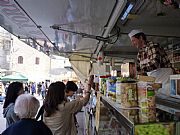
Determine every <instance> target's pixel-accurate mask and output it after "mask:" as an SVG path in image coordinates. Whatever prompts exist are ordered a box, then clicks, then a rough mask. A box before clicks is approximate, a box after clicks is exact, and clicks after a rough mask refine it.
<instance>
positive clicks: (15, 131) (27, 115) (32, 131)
mask: <svg viewBox="0 0 180 135" xmlns="http://www.w3.org/2000/svg"><path fill="white" fill-rule="evenodd" d="M39 106H40V103H39V101H38V100H37V99H36V98H35V97H34V96H32V95H29V94H22V95H20V96H19V97H18V98H17V100H16V102H15V106H14V112H15V113H16V114H17V116H19V118H20V120H19V121H18V122H16V123H14V124H12V125H11V126H9V127H8V128H7V129H6V130H5V131H4V132H3V133H2V135H52V132H51V130H50V129H49V128H48V127H47V126H46V125H45V124H44V122H43V121H36V120H35V119H34V118H35V116H36V113H37V111H38V108H39Z"/></svg>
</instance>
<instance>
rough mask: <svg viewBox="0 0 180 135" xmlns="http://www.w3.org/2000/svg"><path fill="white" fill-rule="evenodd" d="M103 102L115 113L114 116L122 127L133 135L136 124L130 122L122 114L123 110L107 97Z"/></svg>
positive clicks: (102, 99) (103, 97)
mask: <svg viewBox="0 0 180 135" xmlns="http://www.w3.org/2000/svg"><path fill="white" fill-rule="evenodd" d="M101 102H102V103H103V104H104V105H105V106H106V107H108V108H109V109H110V111H111V112H112V113H113V115H114V116H115V117H116V118H117V120H118V121H120V122H121V124H122V126H124V128H125V129H126V130H128V131H131V134H133V127H134V123H133V122H132V121H130V119H128V118H127V117H126V116H125V115H124V114H123V113H122V112H121V109H120V108H118V107H117V106H116V104H115V103H114V102H113V101H111V100H109V99H108V98H106V97H105V96H102V97H101Z"/></svg>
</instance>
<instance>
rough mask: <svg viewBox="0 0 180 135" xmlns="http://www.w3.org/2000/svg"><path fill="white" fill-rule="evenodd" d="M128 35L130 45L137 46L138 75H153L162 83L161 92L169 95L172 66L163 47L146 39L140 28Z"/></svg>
mask: <svg viewBox="0 0 180 135" xmlns="http://www.w3.org/2000/svg"><path fill="white" fill-rule="evenodd" d="M128 36H129V37H130V39H131V42H132V45H133V46H135V47H137V48H138V50H139V51H138V55H137V72H138V74H140V75H148V76H152V77H155V78H156V80H155V82H157V83H162V89H160V90H159V92H160V93H161V94H166V95H169V78H170V75H171V74H173V70H172V69H173V68H172V66H171V63H170V60H169V59H168V56H167V54H166V52H165V51H164V49H163V48H162V47H160V45H159V44H157V43H153V42H152V41H147V39H146V35H145V34H144V33H143V32H142V30H132V31H131V32H130V33H129V34H128Z"/></svg>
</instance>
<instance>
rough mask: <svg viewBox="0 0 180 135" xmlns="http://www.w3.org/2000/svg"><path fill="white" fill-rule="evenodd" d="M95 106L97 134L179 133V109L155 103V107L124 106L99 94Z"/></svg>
mask: <svg viewBox="0 0 180 135" xmlns="http://www.w3.org/2000/svg"><path fill="white" fill-rule="evenodd" d="M99 104H100V106H99V107H98V106H97V108H96V109H97V110H98V111H97V113H100V114H99V117H98V118H96V123H98V125H96V131H97V133H98V134H99V135H109V134H113V135H179V134H180V122H179V121H180V116H179V114H180V110H178V109H175V108H170V107H168V106H165V105H161V104H158V103H156V108H155V109H154V108H140V107H131V108H124V107H121V106H120V105H119V104H118V103H116V102H114V101H113V100H111V99H109V98H107V97H105V96H101V97H100V103H99Z"/></svg>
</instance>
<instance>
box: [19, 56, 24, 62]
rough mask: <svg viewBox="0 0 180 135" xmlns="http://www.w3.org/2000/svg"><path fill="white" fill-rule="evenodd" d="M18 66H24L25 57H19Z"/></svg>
mask: <svg viewBox="0 0 180 135" xmlns="http://www.w3.org/2000/svg"><path fill="white" fill-rule="evenodd" d="M18 64H23V57H22V56H19V57H18Z"/></svg>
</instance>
